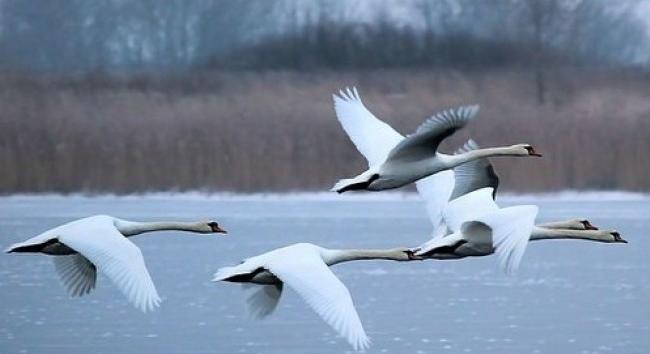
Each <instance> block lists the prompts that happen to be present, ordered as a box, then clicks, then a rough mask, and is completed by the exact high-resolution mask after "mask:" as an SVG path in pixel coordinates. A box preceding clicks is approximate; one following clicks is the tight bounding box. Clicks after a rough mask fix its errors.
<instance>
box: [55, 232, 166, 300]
mask: <svg viewBox="0 0 650 354" xmlns="http://www.w3.org/2000/svg"><path fill="white" fill-rule="evenodd" d="M59 241H60V242H61V243H63V244H65V245H66V246H68V247H70V248H72V249H74V250H75V251H77V252H79V253H80V254H81V255H82V256H84V257H85V258H87V259H88V261H90V262H92V264H94V266H95V267H97V268H98V269H99V270H101V271H102V272H103V273H104V274H106V276H107V277H108V278H109V279H111V280H112V281H113V282H114V283H115V285H117V287H118V288H119V289H120V291H122V293H124V295H126V297H127V298H128V299H129V301H130V302H131V303H133V305H135V307H137V308H139V309H140V310H142V311H144V312H146V311H150V310H153V309H154V307H156V306H158V305H159V303H160V301H161V300H160V297H159V296H158V292H157V291H156V288H155V286H154V284H153V281H152V280H151V277H150V276H149V272H148V271H147V267H146V266H145V264H144V258H143V257H142V253H141V252H140V249H139V248H138V247H137V246H136V245H134V244H133V243H131V241H129V240H127V239H126V238H125V237H124V236H123V235H122V234H120V233H119V232H118V231H117V229H115V227H113V226H112V225H108V224H105V223H99V222H98V223H95V224H90V225H88V224H84V227H83V229H81V228H80V229H75V230H70V231H68V232H65V233H64V234H63V235H61V236H59Z"/></svg>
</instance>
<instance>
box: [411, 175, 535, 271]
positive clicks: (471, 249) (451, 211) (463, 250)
mask: <svg viewBox="0 0 650 354" xmlns="http://www.w3.org/2000/svg"><path fill="white" fill-rule="evenodd" d="M492 193H493V189H492V188H481V189H479V190H476V191H473V192H471V193H468V194H465V195H463V196H461V197H459V198H456V199H454V200H452V201H451V202H449V204H448V205H447V207H446V208H445V211H444V217H443V218H444V221H445V225H446V228H447V229H448V230H449V231H448V232H449V233H448V232H444V234H442V233H441V232H440V230H436V232H435V233H434V237H433V238H432V239H431V240H429V241H428V242H426V243H424V244H422V245H421V246H419V247H417V252H415V254H416V255H417V256H421V257H428V258H434V259H452V258H463V257H469V256H485V255H489V254H492V253H496V254H497V256H498V258H499V265H500V267H501V269H503V270H504V271H505V272H506V273H507V274H511V273H513V272H514V271H516V270H517V268H518V267H519V263H520V262H521V259H522V257H523V255H524V252H525V250H526V246H527V245H528V240H529V237H530V234H531V232H532V230H533V227H534V226H535V217H536V216H537V212H538V208H537V207H536V206H534V205H519V206H513V207H508V208H503V209H501V208H499V207H498V206H497V205H496V203H494V201H493V200H492Z"/></svg>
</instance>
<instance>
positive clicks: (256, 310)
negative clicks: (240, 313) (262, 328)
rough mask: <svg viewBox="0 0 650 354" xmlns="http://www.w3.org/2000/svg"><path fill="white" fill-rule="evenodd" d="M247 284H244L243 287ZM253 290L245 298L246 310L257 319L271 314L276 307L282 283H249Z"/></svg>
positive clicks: (280, 294)
mask: <svg viewBox="0 0 650 354" xmlns="http://www.w3.org/2000/svg"><path fill="white" fill-rule="evenodd" d="M246 285H248V284H245V287H247V288H248V287H249V286H246ZM250 287H255V290H254V291H253V292H252V293H251V294H250V295H249V296H248V298H247V299H246V307H247V308H248V312H249V313H250V314H251V315H252V316H253V317H255V318H257V319H262V318H265V317H267V316H268V315H270V314H272V313H273V311H275V309H276V308H277V307H278V303H279V302H280V296H282V287H283V283H278V284H273V285H257V284H255V285H250Z"/></svg>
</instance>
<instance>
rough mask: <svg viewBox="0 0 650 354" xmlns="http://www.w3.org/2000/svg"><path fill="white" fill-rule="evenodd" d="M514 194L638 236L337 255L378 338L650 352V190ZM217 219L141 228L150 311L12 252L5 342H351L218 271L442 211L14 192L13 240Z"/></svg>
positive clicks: (117, 345) (238, 346)
mask: <svg viewBox="0 0 650 354" xmlns="http://www.w3.org/2000/svg"><path fill="white" fill-rule="evenodd" d="M532 198H533V197H522V198H514V199H513V198H504V199H502V200H500V203H501V204H502V205H504V206H505V205H510V204H513V203H536V204H538V205H539V206H540V210H541V214H540V216H539V218H538V221H548V220H555V219H564V218H571V217H588V218H589V219H590V220H591V221H592V222H593V223H594V224H595V225H597V226H600V227H602V228H616V229H618V230H619V231H620V232H621V234H622V235H623V237H624V238H625V239H627V240H628V241H629V242H630V243H629V244H600V243H592V242H584V241H540V242H534V243H532V244H531V245H530V246H529V247H528V250H527V253H526V255H525V256H524V260H523V262H522V267H521V269H520V271H519V273H518V274H517V275H516V276H515V277H512V278H508V277H506V276H504V275H502V274H501V273H500V272H499V271H498V270H497V268H496V264H495V258H494V257H482V258H475V259H465V260H461V261H427V262H409V263H396V262H388V261H372V262H353V263H347V264H341V265H338V266H335V267H334V272H335V273H336V274H337V275H338V276H339V277H340V278H341V280H342V281H343V282H344V283H345V284H346V285H347V286H348V288H349V289H350V292H351V293H352V296H353V298H354V300H355V303H356V305H357V309H358V311H359V315H360V316H361V320H362V321H363V324H364V327H365V329H366V331H367V332H368V334H369V336H370V337H371V338H372V340H373V344H372V346H371V348H370V350H369V352H371V353H400V354H401V353H494V354H504V353H517V354H518V353H549V354H555V353H571V354H573V353H584V354H587V353H612V354H621V353H628V354H632V353H639V354H641V353H643V354H645V353H648V348H650V282H649V281H648V278H649V277H650V261H649V256H648V254H649V253H650V242H649V241H648V239H647V238H648V229H650V199H647V198H638V199H634V198H632V199H616V198H613V199H611V200H610V199H606V198H605V199H603V198H599V197H595V198H588V199H579V198H578V199H572V198H559V199H554V198H543V199H540V200H535V199H532ZM97 213H107V214H111V215H115V216H119V217H123V218H126V219H134V220H143V221H144V220H157V219H187V220H190V219H197V218H199V219H200V218H214V219H216V220H218V221H219V222H220V224H221V225H223V226H224V228H226V229H227V230H228V231H229V234H228V236H227V237H219V236H213V235H209V236H206V235H193V234H184V233H179V232H164V233H157V234H148V235H143V236H139V237H136V238H134V239H133V241H134V242H135V243H136V244H137V245H138V246H139V247H140V248H141V249H142V252H143V253H144V256H145V260H146V262H147V265H148V267H149V271H150V273H151V276H152V278H153V280H154V282H155V283H156V287H157V289H158V292H159V293H160V295H161V296H162V298H163V300H164V301H163V303H162V306H161V307H160V308H159V309H158V310H156V311H155V312H153V313H148V314H143V313H141V312H139V311H138V310H136V309H135V308H134V307H132V306H131V305H130V304H129V303H128V302H127V300H126V299H125V297H124V296H122V294H121V293H120V292H118V290H117V289H116V287H115V286H113V284H111V283H110V282H109V281H108V280H107V279H106V278H105V277H103V276H100V277H99V279H98V284H97V289H96V290H95V291H94V292H93V293H92V294H91V295H89V296H85V297H82V298H68V296H67V295H66V293H65V291H64V289H63V287H62V286H61V285H60V284H59V281H58V278H57V276H56V274H55V272H54V268H53V265H52V264H51V261H50V260H49V259H48V257H47V256H31V255H7V254H2V255H0V294H1V295H0V300H1V301H0V353H10V354H13V353H84V354H85V353H107V354H108V353H278V354H280V353H341V352H348V351H349V352H351V347H350V346H349V345H348V344H347V342H346V341H345V340H343V339H342V338H339V337H337V336H336V334H334V333H333V331H332V330H330V328H329V327H328V326H327V325H326V324H325V323H324V322H323V321H321V319H320V318H318V317H317V315H316V314H315V313H314V312H313V311H311V310H310V309H309V308H308V307H307V306H306V304H304V303H303V301H302V300H301V299H300V298H298V296H297V295H296V294H295V293H294V292H293V291H291V290H290V289H287V291H285V294H284V295H283V299H282V300H281V302H280V306H279V307H278V309H277V311H276V312H275V314H273V315H272V316H271V317H269V318H268V319H266V320H263V321H256V320H253V319H251V318H249V316H248V315H247V313H246V310H245V307H244V295H245V292H244V291H243V290H242V289H241V287H240V286H239V285H237V284H229V283H211V282H210V281H209V280H210V278H211V276H212V273H213V272H214V271H215V270H216V269H217V268H219V267H220V266H224V265H230V264H233V263H238V262H239V261H240V260H241V259H242V258H245V257H248V256H252V255H256V254H258V253H262V252H265V251H267V250H270V249H272V248H275V247H280V246H284V245H287V244H290V243H294V242H313V243H316V244H318V245H321V246H324V247H330V248H353V247H393V246H413V245H417V244H419V243H420V242H421V241H423V240H425V239H426V238H427V237H428V235H429V232H430V228H431V226H430V225H429V220H428V218H427V217H426V214H425V211H424V207H423V204H422V203H421V202H419V201H418V200H417V199H415V198H413V197H408V198H404V197H400V196H399V195H398V196H393V197H388V198H379V199H378V200H368V199H364V198H361V199H358V198H349V197H338V196H333V197H329V198H328V199H326V200H322V199H319V198H306V199H301V198H300V197H294V198H286V199H274V198H267V199H264V198H219V197H212V198H201V197H197V196H191V197H165V196H157V197H143V198H135V197H132V198H128V197H127V198H115V197H96V198H83V197H67V198H65V197H5V198H0V237H1V241H0V246H2V248H4V247H6V246H8V245H9V244H11V243H13V242H17V241H19V240H23V239H26V238H29V237H31V236H34V235H36V234H38V233H39V232H41V231H43V230H46V229H48V228H51V227H53V226H56V225H58V224H61V223H64V222H67V221H69V220H71V219H74V218H79V217H84V216H88V215H92V214H97Z"/></svg>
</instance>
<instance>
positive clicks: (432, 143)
mask: <svg viewBox="0 0 650 354" xmlns="http://www.w3.org/2000/svg"><path fill="white" fill-rule="evenodd" d="M478 109H479V107H478V106H477V105H474V106H462V107H458V108H455V109H448V110H445V111H442V112H440V113H437V114H436V115H434V116H432V117H431V118H429V119H427V120H426V121H425V122H424V123H422V124H421V125H420V126H419V127H418V128H417V130H416V131H415V133H413V134H411V135H409V136H407V137H406V138H404V139H403V140H402V141H400V142H399V144H397V146H395V147H394V148H393V149H392V150H391V151H390V153H389V154H388V160H406V161H417V160H422V159H426V158H431V157H433V156H434V155H435V154H436V152H437V151H438V146H439V145H440V143H442V141H443V140H445V139H446V138H447V137H449V136H450V135H452V134H453V133H455V132H456V131H457V130H458V129H461V128H463V127H464V126H465V125H467V123H469V122H470V121H471V120H472V119H473V118H474V117H475V116H476V113H477V112H478Z"/></svg>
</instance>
